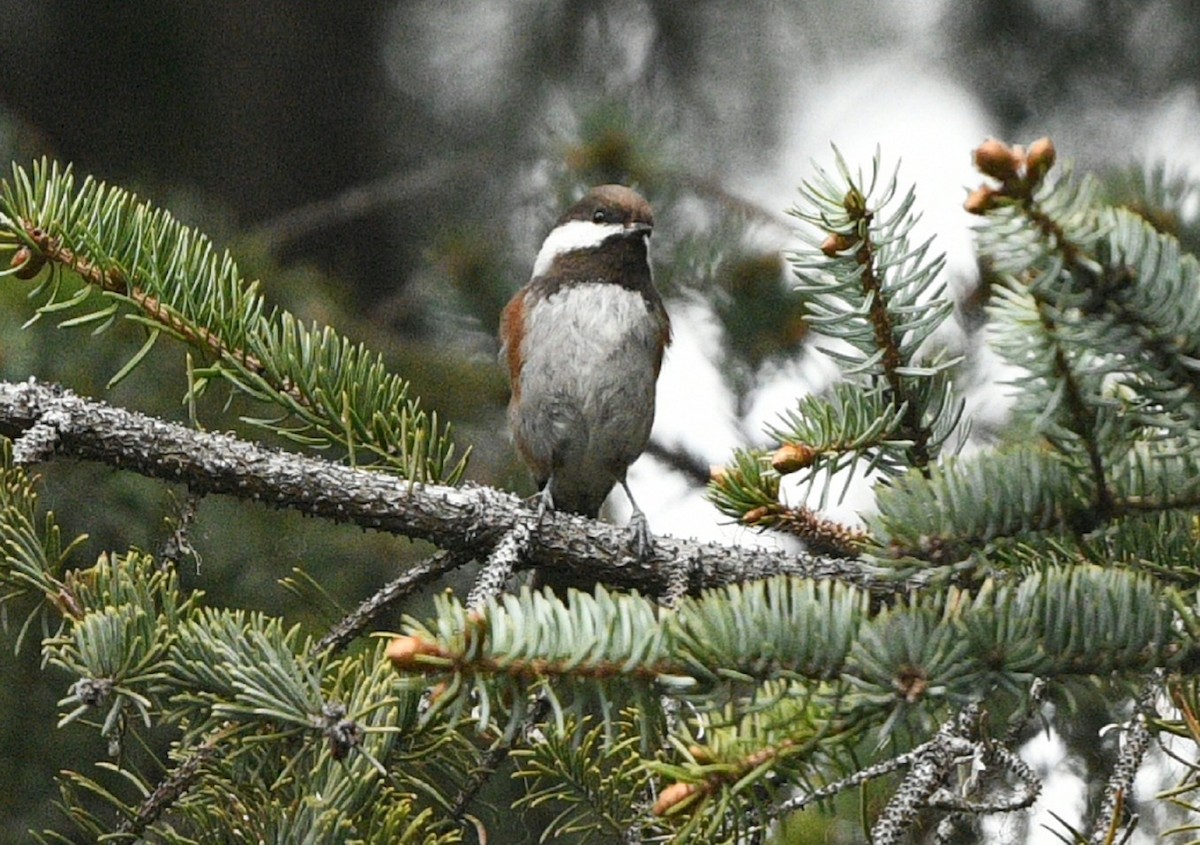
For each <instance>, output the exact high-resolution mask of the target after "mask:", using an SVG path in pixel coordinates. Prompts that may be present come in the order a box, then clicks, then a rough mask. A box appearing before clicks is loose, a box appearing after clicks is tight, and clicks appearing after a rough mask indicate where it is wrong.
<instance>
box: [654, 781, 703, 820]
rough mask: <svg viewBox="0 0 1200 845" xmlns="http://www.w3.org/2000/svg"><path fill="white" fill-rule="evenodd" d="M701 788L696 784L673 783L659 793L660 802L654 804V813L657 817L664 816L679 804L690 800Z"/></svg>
mask: <svg viewBox="0 0 1200 845" xmlns="http://www.w3.org/2000/svg"><path fill="white" fill-rule="evenodd" d="M698 788H699V787H697V786H696V784H694V783H673V784H671V785H670V786H668V787H667V788H666V789H664V790H663V791H662V792H660V793H658V800H657V801H655V802H654V809H653V810H652V812H653V813H654V815H656V816H664V815H666V814H667V813H668V812H670V811H671V809H672V808H674V807H675V806H677V805H678V804H682V803H683V802H684V801H686V800H687V799H688V798H691V797H692V796H693V795H695V794H696V791H697V789H698Z"/></svg>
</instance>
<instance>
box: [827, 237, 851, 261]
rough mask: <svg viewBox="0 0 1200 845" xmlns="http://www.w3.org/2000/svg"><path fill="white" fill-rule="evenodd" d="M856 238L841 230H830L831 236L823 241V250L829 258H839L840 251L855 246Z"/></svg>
mask: <svg viewBox="0 0 1200 845" xmlns="http://www.w3.org/2000/svg"><path fill="white" fill-rule="evenodd" d="M854 244H855V240H854V238H852V237H850V236H849V235H845V234H843V233H841V232H830V233H829V237H827V238H826V239H825V240H823V241H821V252H823V253H825V255H826V257H828V258H837V256H838V253H840V252H845V251H846V250H848V249H849V248H850V247H852V246H854Z"/></svg>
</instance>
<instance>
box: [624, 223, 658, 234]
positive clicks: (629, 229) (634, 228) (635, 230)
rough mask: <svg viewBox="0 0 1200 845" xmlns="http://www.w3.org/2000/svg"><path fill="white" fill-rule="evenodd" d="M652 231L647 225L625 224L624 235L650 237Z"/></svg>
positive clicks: (651, 227)
mask: <svg viewBox="0 0 1200 845" xmlns="http://www.w3.org/2000/svg"><path fill="white" fill-rule="evenodd" d="M653 231H654V227H653V226H651V225H650V224H649V223H626V224H625V234H627V235H645V236H646V237H650V233H651V232H653Z"/></svg>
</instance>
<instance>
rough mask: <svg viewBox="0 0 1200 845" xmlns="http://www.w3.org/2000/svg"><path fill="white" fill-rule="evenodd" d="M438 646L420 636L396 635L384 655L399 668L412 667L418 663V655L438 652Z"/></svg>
mask: <svg viewBox="0 0 1200 845" xmlns="http://www.w3.org/2000/svg"><path fill="white" fill-rule="evenodd" d="M437 651H438V649H437V646H436V645H434V644H433V643H431V642H427V641H425V640H423V639H421V638H420V637H395V638H393V639H392V641H391V642H390V643H388V647H387V650H386V651H385V652H384V655H385V656H386V657H387V659H388V660H390V661H391V662H392V666H393V667H394V668H396V669H398V670H401V671H403V670H405V669H411V668H412V667H413V666H415V665H416V662H417V660H416V659H417V657H418V656H419V655H422V654H436V653H437Z"/></svg>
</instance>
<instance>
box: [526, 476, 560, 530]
mask: <svg viewBox="0 0 1200 845" xmlns="http://www.w3.org/2000/svg"><path fill="white" fill-rule="evenodd" d="M553 480H554V476H550V478H547V479H546V483H545V484H543V485H542V489H541V490H539V491H537V492H536V493H534V494H533V495H532V496H530V498H529V500H530V502H531V503H532V502H533V501H534V500H537V521H538V525H541V524H542V520H543V519H544V518H545V517H546V512H547V511H552V510H554V495H553V494H552V493H551V492H550V482H551V481H553Z"/></svg>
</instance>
